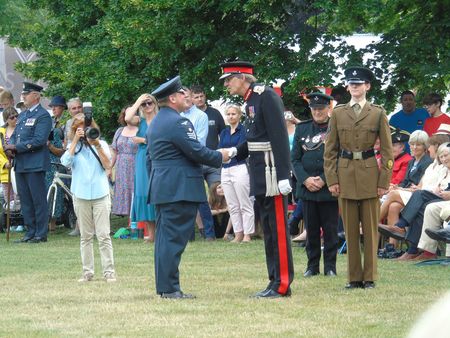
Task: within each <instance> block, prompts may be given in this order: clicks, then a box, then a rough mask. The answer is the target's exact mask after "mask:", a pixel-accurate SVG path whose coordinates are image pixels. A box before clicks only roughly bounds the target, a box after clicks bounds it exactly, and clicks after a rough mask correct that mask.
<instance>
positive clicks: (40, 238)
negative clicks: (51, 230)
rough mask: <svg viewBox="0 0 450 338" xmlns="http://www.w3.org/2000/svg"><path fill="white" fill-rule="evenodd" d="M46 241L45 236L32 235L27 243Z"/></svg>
mask: <svg viewBox="0 0 450 338" xmlns="http://www.w3.org/2000/svg"><path fill="white" fill-rule="evenodd" d="M44 242H47V237H34V238H32V239H30V240H29V241H28V243H44Z"/></svg>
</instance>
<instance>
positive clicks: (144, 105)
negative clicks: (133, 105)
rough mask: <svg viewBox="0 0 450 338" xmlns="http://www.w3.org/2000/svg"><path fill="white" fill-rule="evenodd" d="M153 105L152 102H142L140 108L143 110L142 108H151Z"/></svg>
mask: <svg viewBox="0 0 450 338" xmlns="http://www.w3.org/2000/svg"><path fill="white" fill-rule="evenodd" d="M153 105H154V102H153V101H146V102H142V103H141V107H142V108H144V107H151V106H153Z"/></svg>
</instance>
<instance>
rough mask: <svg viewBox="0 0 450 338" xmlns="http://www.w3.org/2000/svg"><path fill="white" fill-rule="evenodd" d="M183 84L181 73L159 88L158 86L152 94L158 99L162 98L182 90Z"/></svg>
mask: <svg viewBox="0 0 450 338" xmlns="http://www.w3.org/2000/svg"><path fill="white" fill-rule="evenodd" d="M182 91H183V85H182V84H181V78H180V75H177V76H175V77H174V78H173V79H170V80H169V81H167V82H164V83H163V84H162V85H160V86H159V87H158V88H156V89H155V90H154V91H153V92H152V93H151V95H153V96H154V97H155V98H156V99H157V100H162V99H164V98H166V97H168V96H170V95H172V94H175V93H178V92H182Z"/></svg>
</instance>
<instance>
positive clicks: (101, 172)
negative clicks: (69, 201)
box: [61, 113, 116, 282]
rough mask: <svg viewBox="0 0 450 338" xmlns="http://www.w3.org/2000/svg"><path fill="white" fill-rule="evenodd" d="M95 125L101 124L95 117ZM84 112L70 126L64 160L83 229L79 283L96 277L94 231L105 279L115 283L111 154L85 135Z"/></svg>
mask: <svg viewBox="0 0 450 338" xmlns="http://www.w3.org/2000/svg"><path fill="white" fill-rule="evenodd" d="M91 126H92V127H94V128H97V129H98V126H97V124H96V123H95V121H94V120H92V124H91ZM84 128H85V125H84V114H81V113H80V114H77V115H75V116H74V120H73V123H72V127H71V133H70V136H69V139H70V144H69V146H68V149H67V150H66V152H65V153H64V154H63V156H62V157H61V163H62V164H63V165H65V166H66V167H69V168H71V169H72V183H71V185H70V191H71V192H72V195H73V207H74V210H75V214H76V216H77V220H78V226H79V228H80V250H81V263H82V266H83V274H82V277H81V278H80V279H79V280H78V281H79V282H90V281H92V280H93V278H94V234H95V236H96V237H97V241H98V246H99V249H100V250H99V251H100V258H101V262H102V268H103V278H104V279H105V281H106V282H115V281H116V275H115V268H114V258H113V247H112V242H111V237H110V232H111V226H110V220H109V217H110V212H111V198H110V195H109V183H108V177H107V174H106V170H108V169H110V168H111V153H110V151H109V146H108V144H107V143H106V142H105V141H100V140H99V138H96V139H90V138H88V137H86V136H85V134H84Z"/></svg>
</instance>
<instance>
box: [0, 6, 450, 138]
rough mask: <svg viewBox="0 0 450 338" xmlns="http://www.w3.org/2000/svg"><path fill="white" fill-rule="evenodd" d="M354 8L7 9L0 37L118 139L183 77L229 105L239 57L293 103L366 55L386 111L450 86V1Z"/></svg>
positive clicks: (27, 67)
mask: <svg viewBox="0 0 450 338" xmlns="http://www.w3.org/2000/svg"><path fill="white" fill-rule="evenodd" d="M354 4H355V2H352V1H332V0H320V1H304V0H292V1H286V0H284V1H283V0H271V1H267V0H265V1H262V0H249V1H237V0H226V1H224V0H211V1H205V0H191V1H185V0H184V1H182V0H175V1H166V0H111V1H108V0H77V1H73V0H58V1H57V0H33V1H31V0H3V1H0V13H2V19H1V20H0V35H1V36H7V37H8V42H9V44H10V45H13V46H19V47H21V48H24V49H30V50H34V51H36V52H37V53H38V55H39V57H40V58H39V60H38V61H35V62H33V63H28V64H21V65H18V70H20V71H21V72H23V73H24V74H25V75H26V76H28V77H30V78H32V79H42V80H44V81H46V82H47V83H48V85H49V87H48V89H47V92H46V94H47V95H48V96H51V95H55V94H61V95H65V96H66V97H73V96H79V97H81V98H82V99H83V100H84V101H92V102H93V103H94V107H95V111H96V113H95V114H96V118H97V120H98V121H99V122H100V126H101V127H102V129H103V131H104V133H105V132H106V133H107V134H108V136H109V137H110V136H111V133H113V132H114V130H115V129H116V127H117V126H116V116H117V114H118V113H119V112H120V109H121V108H122V107H123V106H125V105H126V104H128V103H131V102H134V100H135V99H136V98H137V97H138V96H139V95H140V94H141V93H143V92H151V91H152V90H153V89H154V88H155V87H156V86H157V85H158V84H160V83H161V82H162V81H164V80H166V79H168V78H170V77H172V76H174V75H175V74H178V73H180V74H181V76H182V78H183V81H184V83H185V84H187V85H191V84H202V85H204V86H205V88H206V89H207V91H208V93H207V94H208V96H209V98H210V99H217V98H219V97H221V96H223V95H224V91H223V87H222V85H221V84H220V83H219V81H218V77H219V75H220V68H219V66H218V65H219V63H221V62H223V61H226V60H233V59H237V58H239V59H242V60H250V61H253V62H254V63H255V64H256V69H257V77H258V79H259V80H260V81H262V82H266V83H270V82H271V81H277V80H279V79H284V80H288V81H289V84H288V85H287V86H286V87H285V93H286V96H290V97H292V98H293V100H294V101H295V97H296V95H297V93H298V92H299V91H300V90H302V89H303V88H305V87H313V86H317V85H322V86H330V85H331V84H333V82H334V81H333V78H336V77H337V78H339V77H341V70H340V69H339V68H337V66H336V63H337V62H338V61H339V62H342V61H343V60H344V64H343V66H346V65H349V64H352V65H354V64H361V63H362V55H363V54H362V53H363V52H365V51H370V52H372V53H373V59H369V60H368V61H367V62H366V64H367V65H369V66H371V68H373V69H375V72H376V74H377V77H378V78H379V81H380V82H379V83H375V84H374V86H373V90H372V91H371V94H372V96H374V97H375V99H376V102H377V103H381V104H384V105H386V108H387V110H388V111H390V110H391V109H392V107H393V106H394V105H395V102H396V101H397V98H398V94H399V92H401V91H402V90H404V89H410V88H418V89H419V92H420V93H424V92H426V91H428V90H430V89H431V88H433V89H434V90H438V91H445V90H446V89H447V88H448V84H449V75H448V74H450V72H449V62H448V60H449V51H450V45H449V39H448V31H449V28H450V27H449V22H448V20H446V14H445V13H447V12H448V8H447V7H448V5H447V2H445V1H424V2H419V1H417V2H414V1H413V2H411V1H408V2H406V1H403V0H394V1H385V0H369V1H366V2H364V3H361V2H358V3H357V4H358V6H357V7H356V6H355V5H354ZM354 32H375V33H379V34H381V35H382V40H381V42H379V43H377V44H374V45H372V46H369V47H367V48H366V50H363V51H357V50H355V48H353V47H352V46H348V45H347V44H346V43H345V42H344V41H343V40H342V39H341V38H339V36H342V35H350V34H352V33H354ZM317 46H321V48H317ZM344 57H345V59H344ZM393 65H396V66H395V67H393ZM389 81H390V82H389ZM381 83H383V84H384V86H383V89H381V88H382V86H381ZM387 83H390V85H389V86H387V88H386V84H387ZM420 95H422V94H420ZM420 95H419V96H420Z"/></svg>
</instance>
